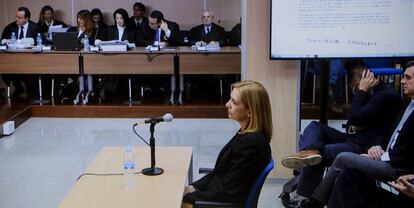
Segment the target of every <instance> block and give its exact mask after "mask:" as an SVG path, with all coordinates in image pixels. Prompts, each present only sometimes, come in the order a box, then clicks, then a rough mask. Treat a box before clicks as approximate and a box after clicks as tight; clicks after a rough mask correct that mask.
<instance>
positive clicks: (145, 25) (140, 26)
mask: <svg viewBox="0 0 414 208" xmlns="http://www.w3.org/2000/svg"><path fill="white" fill-rule="evenodd" d="M128 27H129V28H132V29H134V30H140V31H144V30H147V29H149V26H148V18H146V17H144V16H143V17H142V23H141V24H138V25H137V24H135V20H134V16H132V17H130V18H129V19H128Z"/></svg>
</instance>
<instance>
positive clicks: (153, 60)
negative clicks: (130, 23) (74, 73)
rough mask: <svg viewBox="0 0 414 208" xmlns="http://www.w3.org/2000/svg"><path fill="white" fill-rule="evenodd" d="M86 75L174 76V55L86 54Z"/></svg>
mask: <svg viewBox="0 0 414 208" xmlns="http://www.w3.org/2000/svg"><path fill="white" fill-rule="evenodd" d="M83 57H84V72H85V74H173V73H174V70H173V67H174V64H173V57H174V56H173V55H172V54H154V53H153V54H146V53H100V54H84V55H83Z"/></svg>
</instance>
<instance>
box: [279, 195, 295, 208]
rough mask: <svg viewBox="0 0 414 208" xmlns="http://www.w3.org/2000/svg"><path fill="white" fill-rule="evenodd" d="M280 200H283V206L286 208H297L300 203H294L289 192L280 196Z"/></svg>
mask: <svg viewBox="0 0 414 208" xmlns="http://www.w3.org/2000/svg"><path fill="white" fill-rule="evenodd" d="M279 198H280V200H282V204H283V206H284V207H286V208H296V207H298V204H299V202H300V201H292V200H291V199H290V195H289V193H287V192H282V193H281V194H280V196H279Z"/></svg>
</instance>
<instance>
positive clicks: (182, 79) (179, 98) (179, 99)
mask: <svg viewBox="0 0 414 208" xmlns="http://www.w3.org/2000/svg"><path fill="white" fill-rule="evenodd" d="M183 92H184V75H183V74H180V95H179V96H178V104H183Z"/></svg>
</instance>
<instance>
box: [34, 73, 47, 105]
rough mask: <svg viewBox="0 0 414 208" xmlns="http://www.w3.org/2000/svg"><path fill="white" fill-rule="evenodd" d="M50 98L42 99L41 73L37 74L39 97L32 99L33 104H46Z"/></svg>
mask: <svg viewBox="0 0 414 208" xmlns="http://www.w3.org/2000/svg"><path fill="white" fill-rule="evenodd" d="M49 102H50V100H43V92H42V75H41V74H39V99H37V100H34V101H33V103H35V104H40V105H42V104H46V103H49Z"/></svg>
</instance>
